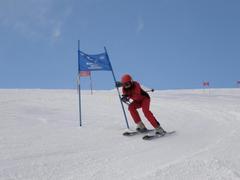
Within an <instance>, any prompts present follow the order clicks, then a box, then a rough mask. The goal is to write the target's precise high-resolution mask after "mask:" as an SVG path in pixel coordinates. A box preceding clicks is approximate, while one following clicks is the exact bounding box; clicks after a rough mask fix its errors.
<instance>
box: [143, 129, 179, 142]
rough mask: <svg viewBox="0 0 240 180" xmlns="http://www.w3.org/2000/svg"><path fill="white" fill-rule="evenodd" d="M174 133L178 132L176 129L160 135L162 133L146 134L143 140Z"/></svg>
mask: <svg viewBox="0 0 240 180" xmlns="http://www.w3.org/2000/svg"><path fill="white" fill-rule="evenodd" d="M174 133H176V131H168V132H166V133H165V134H164V135H160V134H154V135H146V136H143V140H152V139H157V138H160V137H165V136H168V135H171V134H174Z"/></svg>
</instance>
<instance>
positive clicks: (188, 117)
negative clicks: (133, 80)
mask: <svg viewBox="0 0 240 180" xmlns="http://www.w3.org/2000/svg"><path fill="white" fill-rule="evenodd" d="M151 98H152V101H151V102H152V104H151V109H152V112H153V113H154V114H155V116H156V117H157V119H158V120H159V122H160V123H161V124H162V126H163V127H164V128H165V129H166V130H168V131H170V130H176V131H177V133H176V134H174V135H171V136H168V137H163V138H160V139H155V140H153V141H144V140H142V135H138V136H134V137H124V136H122V133H123V132H124V131H125V130H126V124H125V120H124V118H123V113H122V111H121V106H120V103H119V99H118V95H117V92H116V91H94V94H93V95H91V94H90V92H89V91H84V92H83V93H82V119H83V127H79V117H78V94H77V91H76V90H31V89H29V90H27V89H26V90H17V89H16V90H8V89H2V90H0V179H1V180H8V179H21V180H35V179H36V180H40V179H41V180H42V179H44V180H45V179H49V180H50V179H51V180H70V179H77V180H170V179H171V180H175V179H176V180H195V179H196V180H206V179H207V180H208V179H211V180H220V179H222V180H231V179H240V89H210V90H169V91H155V92H154V93H151ZM126 110H127V108H126ZM140 114H141V116H142V118H143V122H144V123H145V124H146V126H147V127H148V128H151V125H150V124H149V123H148V121H147V120H146V119H145V118H144V117H143V114H142V112H141V111H140ZM127 115H128V119H129V123H130V126H131V128H132V129H134V128H135V125H134V123H133V122H132V119H131V117H130V116H129V113H128V112H127Z"/></svg>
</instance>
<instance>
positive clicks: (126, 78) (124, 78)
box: [121, 74, 132, 84]
mask: <svg viewBox="0 0 240 180" xmlns="http://www.w3.org/2000/svg"><path fill="white" fill-rule="evenodd" d="M121 82H122V83H123V84H125V83H127V82H132V77H131V76H130V75H129V74H124V75H123V76H122V80H121Z"/></svg>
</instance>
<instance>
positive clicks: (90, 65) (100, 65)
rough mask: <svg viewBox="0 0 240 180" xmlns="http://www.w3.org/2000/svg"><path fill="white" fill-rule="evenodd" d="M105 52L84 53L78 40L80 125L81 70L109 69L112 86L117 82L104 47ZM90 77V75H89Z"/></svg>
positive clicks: (80, 115)
mask: <svg viewBox="0 0 240 180" xmlns="http://www.w3.org/2000/svg"><path fill="white" fill-rule="evenodd" d="M104 50H105V52H103V53H99V54H94V55H89V54H86V53H84V52H82V51H80V41H79V40H78V90H79V91H78V92H79V121H80V126H82V109H81V106H82V105H81V86H80V77H81V72H82V73H83V72H85V73H86V72H90V71H111V72H112V76H113V80H114V86H116V84H117V80H116V77H115V74H114V72H113V68H112V65H111V62H110V59H109V56H108V53H107V49H106V48H105V47H104ZM90 77H91V76H90ZM118 88H119V87H117V92H118V96H119V100H120V103H121V107H122V110H123V114H124V118H125V121H126V125H127V128H129V125H128V120H127V115H126V112H125V109H124V106H123V102H122V100H121V94H120V91H119V89H118Z"/></svg>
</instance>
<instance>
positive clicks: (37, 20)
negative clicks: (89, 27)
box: [0, 0, 72, 39]
mask: <svg viewBox="0 0 240 180" xmlns="http://www.w3.org/2000/svg"><path fill="white" fill-rule="evenodd" d="M56 3H58V1H57V0H41V1H36V0H24V1H19V0H11V1H6V3H0V4H1V7H0V20H1V21H0V27H1V26H2V27H5V28H8V29H13V30H14V31H16V32H17V33H21V34H22V35H23V36H27V37H30V38H47V39H49V38H54V39H56V38H59V37H60V36H61V35H62V28H63V27H64V26H63V24H64V21H66V19H67V17H69V15H71V13H72V9H71V7H70V6H69V5H68V6H62V7H61V9H54V8H55V7H56V6H55V4H56Z"/></svg>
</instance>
